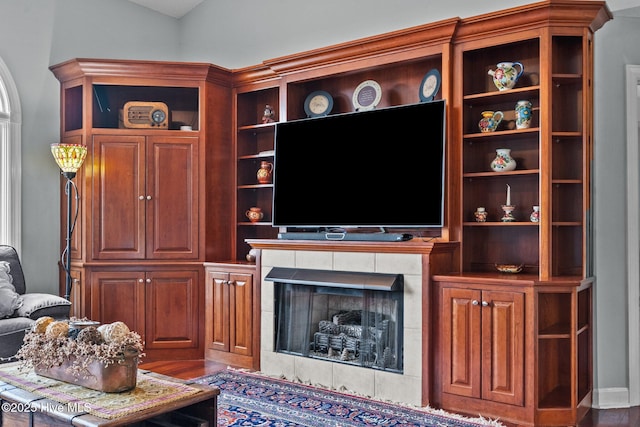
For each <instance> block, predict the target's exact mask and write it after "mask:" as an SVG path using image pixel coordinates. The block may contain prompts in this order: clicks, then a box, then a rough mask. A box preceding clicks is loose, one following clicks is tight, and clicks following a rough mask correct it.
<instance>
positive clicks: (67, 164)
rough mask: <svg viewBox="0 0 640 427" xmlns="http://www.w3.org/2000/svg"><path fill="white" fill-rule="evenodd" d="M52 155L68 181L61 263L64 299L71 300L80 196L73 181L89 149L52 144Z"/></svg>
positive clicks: (74, 145)
mask: <svg viewBox="0 0 640 427" xmlns="http://www.w3.org/2000/svg"><path fill="white" fill-rule="evenodd" d="M51 154H53V158H54V159H56V163H58V166H60V170H61V174H62V176H64V177H65V178H66V179H67V182H66V185H65V187H64V192H65V194H66V195H67V244H66V246H65V248H64V252H62V256H61V262H62V267H63V268H64V272H65V279H66V282H65V283H66V286H65V294H64V297H65V298H66V299H67V300H69V299H70V297H71V236H72V235H73V229H74V227H75V224H76V219H77V218H78V210H79V201H80V195H79V194H78V187H76V184H75V183H74V182H73V181H72V179H73V178H74V177H75V176H76V172H77V171H78V169H80V166H82V162H83V161H84V158H85V157H86V156H87V147H86V146H84V145H81V144H63V143H59V144H51ZM72 191H75V193H76V211H75V213H74V215H73V221H72V218H71V192H72Z"/></svg>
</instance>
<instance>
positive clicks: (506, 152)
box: [490, 148, 516, 172]
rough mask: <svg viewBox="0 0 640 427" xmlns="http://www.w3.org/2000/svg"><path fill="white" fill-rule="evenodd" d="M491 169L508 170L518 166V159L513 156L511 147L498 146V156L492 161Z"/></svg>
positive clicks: (497, 170) (495, 170)
mask: <svg viewBox="0 0 640 427" xmlns="http://www.w3.org/2000/svg"><path fill="white" fill-rule="evenodd" d="M490 166H491V170H492V171H494V172H508V171H512V170H514V169H515V168H516V161H515V159H514V158H513V157H511V150H510V149H509V148H498V149H497V150H496V158H495V159H493V160H492V161H491V165H490Z"/></svg>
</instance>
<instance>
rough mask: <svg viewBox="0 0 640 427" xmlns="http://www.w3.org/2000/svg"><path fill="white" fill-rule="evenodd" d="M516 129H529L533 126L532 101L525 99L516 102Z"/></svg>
mask: <svg viewBox="0 0 640 427" xmlns="http://www.w3.org/2000/svg"><path fill="white" fill-rule="evenodd" d="M515 111H516V129H527V128H528V127H529V126H531V102H529V101H526V100H523V101H518V102H517V103H516V108H515Z"/></svg>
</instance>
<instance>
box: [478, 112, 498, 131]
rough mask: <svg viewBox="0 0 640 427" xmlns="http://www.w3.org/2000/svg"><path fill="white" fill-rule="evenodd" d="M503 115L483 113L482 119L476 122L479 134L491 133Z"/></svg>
mask: <svg viewBox="0 0 640 427" xmlns="http://www.w3.org/2000/svg"><path fill="white" fill-rule="evenodd" d="M503 117H504V114H503V113H502V111H483V112H482V118H481V119H480V121H479V122H478V127H479V128H480V132H493V131H495V130H496V129H497V128H498V125H499V124H500V122H501V121H502V118H503Z"/></svg>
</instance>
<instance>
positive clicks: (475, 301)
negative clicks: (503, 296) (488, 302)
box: [471, 299, 480, 305]
mask: <svg viewBox="0 0 640 427" xmlns="http://www.w3.org/2000/svg"><path fill="white" fill-rule="evenodd" d="M471 304H473V305H478V304H480V303H479V302H478V300H477V299H474V300H473V301H471Z"/></svg>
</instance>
